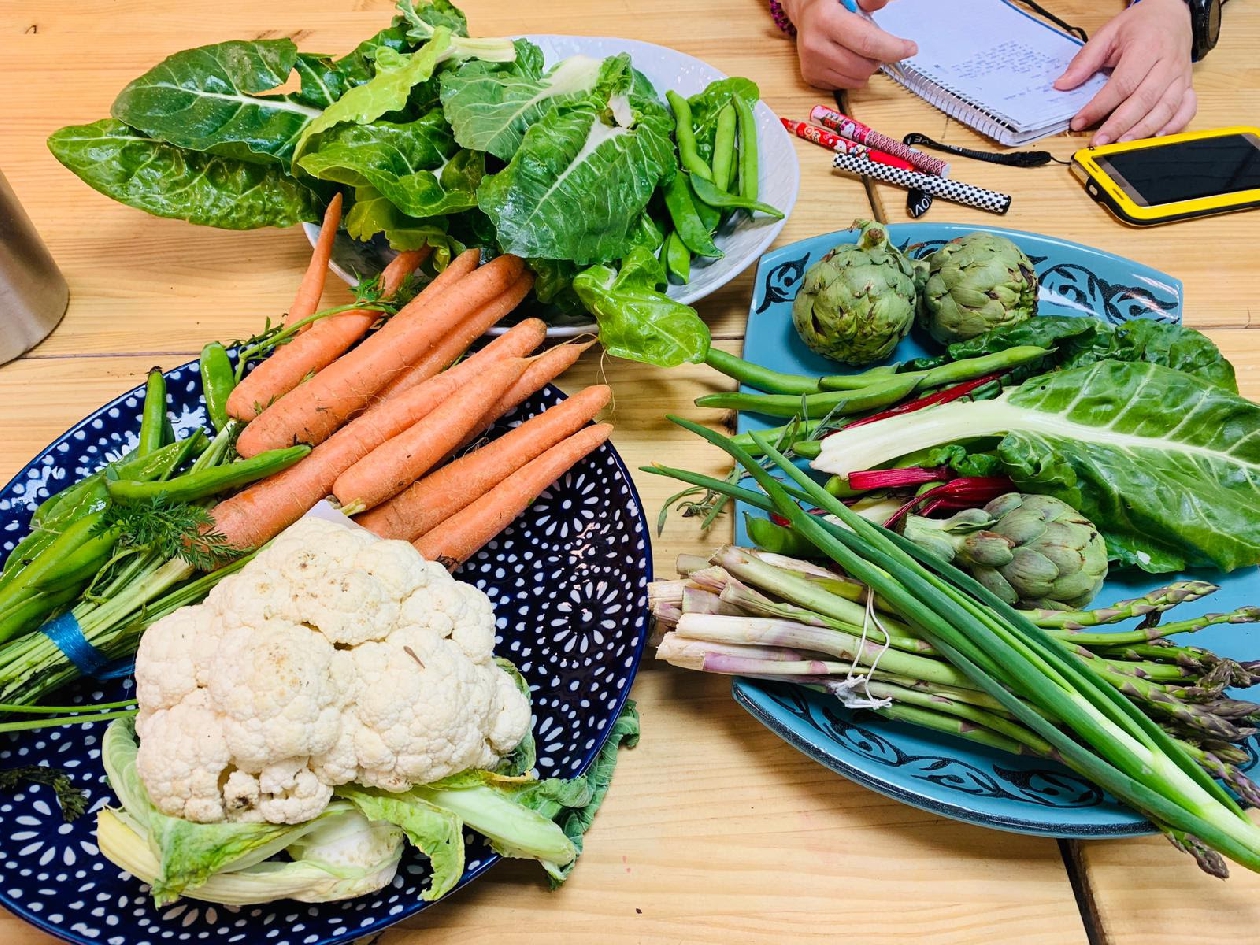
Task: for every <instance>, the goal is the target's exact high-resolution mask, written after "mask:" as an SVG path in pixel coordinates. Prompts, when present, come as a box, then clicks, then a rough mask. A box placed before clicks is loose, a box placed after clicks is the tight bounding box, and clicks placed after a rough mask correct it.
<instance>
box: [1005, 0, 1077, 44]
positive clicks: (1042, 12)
mask: <svg viewBox="0 0 1260 945" xmlns="http://www.w3.org/2000/svg"><path fill="white" fill-rule="evenodd" d="M1018 2H1019V3H1022V4H1023V5H1024V6H1026V7H1028V9H1030V10H1032V11H1033V12H1034V13H1036V14H1037V15H1038V16H1043V17H1045V18H1046V19H1047V20H1049V21H1050V22H1051V23H1053V24H1054V25H1055V26H1057V27H1058V28H1059V29H1061V30H1063V31H1064V32H1065V33H1071V34H1072V35H1073V36H1075V37H1076V38H1077V39H1079V40H1080V41H1081V42H1082V43H1088V42H1089V34H1088V33H1086V32H1085V30H1084V29H1082V28H1081V27H1079V26H1073V25H1072V24H1071V23H1069V22H1068V21H1067V20H1064V19H1060V18H1059V17H1057V16H1055V15H1054V14H1053V13H1051V12H1050V11H1049V10H1047V9H1046V8H1045V7H1043V6H1042V5H1041V4H1040V3H1038V2H1037V0H1018Z"/></svg>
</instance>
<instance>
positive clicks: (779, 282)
mask: <svg viewBox="0 0 1260 945" xmlns="http://www.w3.org/2000/svg"><path fill="white" fill-rule="evenodd" d="M808 262H809V254H808V253H806V254H805V255H804V256H801V257H800V258H799V259H789V260H788V261H787V262H781V263H779V264H778V265H777V266H775V267H774V268H773V269H771V270H770V271H769V272H767V273H766V281H765V283H764V284H763V288H762V292H761V304H760V305H758V306H757V311H756V312H755V313H754V314H756V315H760V314H761V313H762V312H764V311H765V310H766V309H768V308H769V307H770V306H771V305H773V304H774V303H775V302H790V301H792V300H793V299H794V298H796V291H797V288H798V287H799V286H800V282H801V280H802V279H803V278H805V265H806V263H808Z"/></svg>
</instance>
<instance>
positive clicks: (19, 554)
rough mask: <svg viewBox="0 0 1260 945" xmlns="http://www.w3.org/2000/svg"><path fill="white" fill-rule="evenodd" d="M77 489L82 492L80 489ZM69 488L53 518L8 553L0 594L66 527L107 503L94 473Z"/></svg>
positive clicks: (99, 477)
mask: <svg viewBox="0 0 1260 945" xmlns="http://www.w3.org/2000/svg"><path fill="white" fill-rule="evenodd" d="M79 486H83V487H85V488H82V489H80V488H78V487H79ZM71 488H72V489H74V490H75V494H74V495H73V496H72V497H69V498H67V499H65V500H64V501H63V502H62V503H61V505H59V506H58V507H57V510H56V514H55V515H52V516H50V517H48V518H46V519H45V520H44V523H43V525H41V526H40V527H39V528H35V529H33V530H32V531H31V533H30V534H29V535H27V536H26V537H25V538H23V539H22V540H21V541H20V542H18V544H17V546H16V547H15V548H14V549H13V550H12V551H11V552H9V557H8V558H6V559H5V562H4V570H3V571H0V591H3V590H4V588H5V587H7V586H8V585H9V584H10V583H12V581H13V580H14V578H15V576H16V575H17V574H19V573H21V571H22V570H23V569H24V568H26V567H27V566H28V565H30V564H31V562H33V561H34V560H35V559H36V558H38V557H39V555H40V554H41V553H42V552H43V550H44V549H45V548H47V547H48V546H49V545H51V544H52V543H53V542H54V541H55V540H56V538H57V536H58V535H60V534H61V532H63V531H64V530H65V529H66V528H67V527H68V526H69V525H71V524H72V523H73V522H75V521H77V520H78V519H79V518H82V517H83V516H84V515H87V514H89V513H90V512H94V511H100V509H101V508H103V507H104V504H105V502H106V501H108V499H109V493H108V492H107V491H106V490H105V475H104V472H100V473H95V474H93V475H92V476H89V477H88V478H87V479H84V480H83V481H82V482H80V483H76V484H75V485H74V486H72V487H71ZM64 491H69V490H64Z"/></svg>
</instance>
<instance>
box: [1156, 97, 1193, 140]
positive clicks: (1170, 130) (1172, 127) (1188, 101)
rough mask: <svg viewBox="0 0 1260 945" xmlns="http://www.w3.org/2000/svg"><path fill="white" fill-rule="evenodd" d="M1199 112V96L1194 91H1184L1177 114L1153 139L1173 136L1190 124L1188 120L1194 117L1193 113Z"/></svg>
mask: <svg viewBox="0 0 1260 945" xmlns="http://www.w3.org/2000/svg"><path fill="white" fill-rule="evenodd" d="M1198 110H1199V96H1198V94H1197V93H1196V92H1195V91H1194V89H1186V92H1185V95H1183V96H1182V98H1181V107H1180V108H1178V109H1177V114H1175V115H1173V117H1172V120H1171V121H1170V122H1168V124H1166V125H1164V127H1163V128H1160V129H1159V131H1157V132H1155V137H1157V138H1162V137H1164V135H1175V134H1176V133H1177V132H1178V131H1181V130H1182V129H1183V128H1185V127H1186V125H1188V124H1190V119H1192V118H1193V117H1194V113H1195V112H1197V111H1198Z"/></svg>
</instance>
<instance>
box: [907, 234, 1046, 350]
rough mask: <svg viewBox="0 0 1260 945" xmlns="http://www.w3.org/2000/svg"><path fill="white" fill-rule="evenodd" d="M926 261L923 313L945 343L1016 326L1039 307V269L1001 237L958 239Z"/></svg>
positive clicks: (923, 320) (931, 330)
mask: <svg viewBox="0 0 1260 945" xmlns="http://www.w3.org/2000/svg"><path fill="white" fill-rule="evenodd" d="M927 263H928V274H927V281H926V283H925V284H924V285H923V289H922V292H921V293H920V295H919V317H920V320H921V323H922V325H923V327H924V328H925V329H927V331H928V333H929V334H930V335H931V336H932V337H933V338H935V339H936V340H937V341H939V342H940V343H941V344H952V343H953V342H955V341H965V340H967V339H968V338H974V337H976V335H982V334H984V333H985V332H986V331H988V330H989V329H991V328H999V327H1001V326H1004V325H1017V324H1019V323H1020V322H1022V321H1026V320H1027V319H1029V318H1031V317H1032V316H1033V315H1034V314H1035V313H1036V311H1037V272H1036V270H1035V269H1033V264H1032V262H1031V261H1030V260H1029V259H1028V257H1027V256H1025V255H1024V252H1023V250H1021V249H1020V248H1019V247H1018V246H1016V245H1015V244H1014V243H1012V242H1011V241H1010V240H1008V239H1006V238H1005V237H1003V236H994V235H993V234H992V233H971V234H968V235H967V236H962V237H959V238H958V239H956V240H952V241H951V242H948V243H946V244H945V245H944V246H942V247H941V248H940V249H938V250H937V251H936V252H934V253H933V254H932V255H931V256H929V257H928V259H927Z"/></svg>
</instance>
